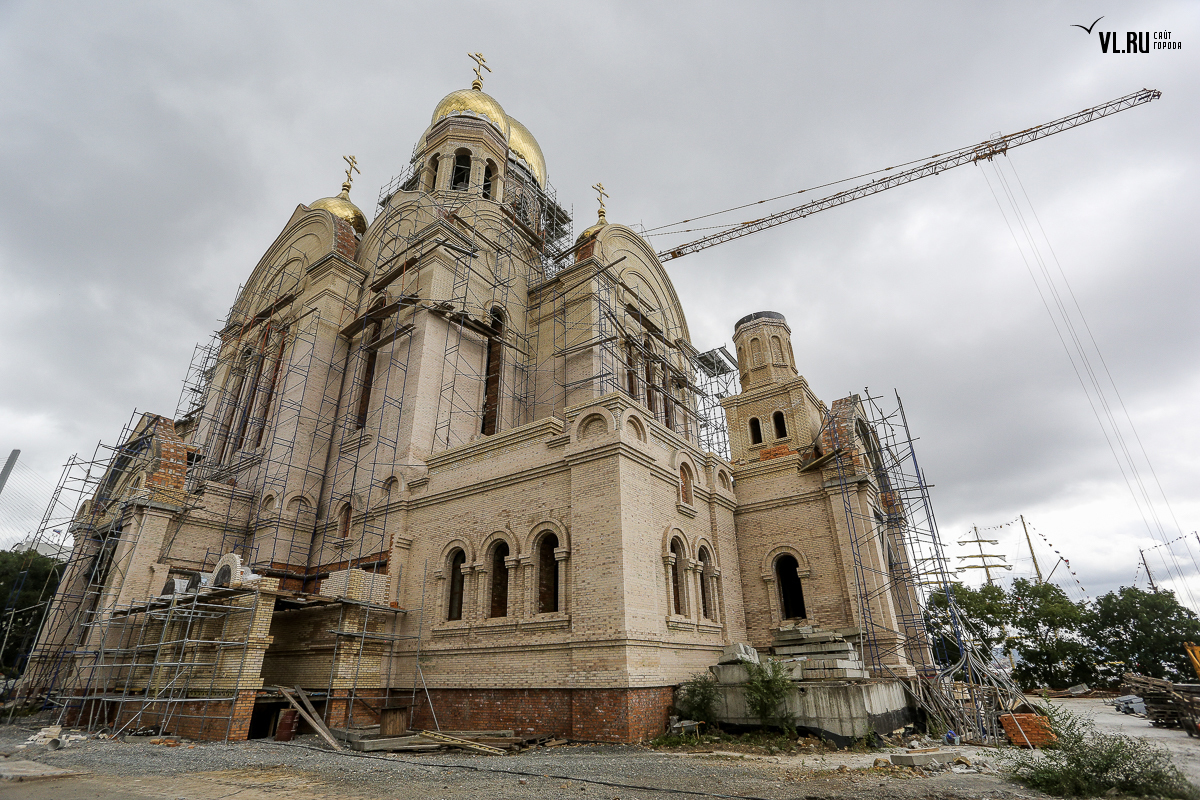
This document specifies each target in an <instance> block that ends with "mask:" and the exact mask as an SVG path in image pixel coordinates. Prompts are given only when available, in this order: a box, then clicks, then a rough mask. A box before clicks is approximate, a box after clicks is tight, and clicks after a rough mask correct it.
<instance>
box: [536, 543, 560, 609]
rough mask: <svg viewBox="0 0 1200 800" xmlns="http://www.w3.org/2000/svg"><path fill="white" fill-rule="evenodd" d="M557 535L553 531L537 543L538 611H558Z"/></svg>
mask: <svg viewBox="0 0 1200 800" xmlns="http://www.w3.org/2000/svg"><path fill="white" fill-rule="evenodd" d="M557 547H558V537H557V536H555V535H554V534H553V533H547V534H545V535H544V536H542V540H541V541H540V542H539V543H538V583H537V587H538V613H539V614H552V613H554V612H556V611H558V559H556V558H555V557H554V550H555V548H557Z"/></svg>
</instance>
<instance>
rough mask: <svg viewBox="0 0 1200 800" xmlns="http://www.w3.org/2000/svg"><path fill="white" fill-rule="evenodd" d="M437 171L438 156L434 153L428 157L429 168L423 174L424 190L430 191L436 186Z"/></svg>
mask: <svg viewBox="0 0 1200 800" xmlns="http://www.w3.org/2000/svg"><path fill="white" fill-rule="evenodd" d="M437 173H438V156H437V154H436V153H434V155H433V158H431V159H429V170H428V172H427V173H426V176H425V191H427V192H432V191H433V190H434V189H436V188H437Z"/></svg>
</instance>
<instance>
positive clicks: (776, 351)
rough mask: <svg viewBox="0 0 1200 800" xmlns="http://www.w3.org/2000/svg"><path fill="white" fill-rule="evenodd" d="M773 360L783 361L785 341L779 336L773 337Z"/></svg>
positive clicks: (777, 362) (779, 362) (778, 362)
mask: <svg viewBox="0 0 1200 800" xmlns="http://www.w3.org/2000/svg"><path fill="white" fill-rule="evenodd" d="M771 360H772V361H774V362H775V363H776V364H782V363H783V341H782V340H781V339H780V338H779V337H778V336H772V337H771Z"/></svg>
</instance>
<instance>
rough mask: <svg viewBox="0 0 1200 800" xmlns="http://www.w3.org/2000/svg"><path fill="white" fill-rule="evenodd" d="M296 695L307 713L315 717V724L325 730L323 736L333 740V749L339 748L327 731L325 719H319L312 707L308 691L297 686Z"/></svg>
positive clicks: (319, 716)
mask: <svg viewBox="0 0 1200 800" xmlns="http://www.w3.org/2000/svg"><path fill="white" fill-rule="evenodd" d="M296 695H297V696H298V697H299V698H300V702H302V703H304V707H305V708H307V709H308V713H310V714H312V716H313V719H315V720H316V721H317V724H318V725H320V726H321V730H323V731H325V737H326V738H327V739H328V740H329V741H330V742H333V746H334V748H335V749H337V750H341V749H342V747H341V745H339V744H338V743H337V741H336V740H335V739H334V738H333V734H332V733H330V732H329V728H328V726H326V725H325V720H323V719H321V715H320V714H318V713H317V709H316V708H314V707H313V704H312V702H311V701H310V700H309V699H308V693H307V692H305V691H304V690H303V689H301V688H300V687H299V686H297V687H296Z"/></svg>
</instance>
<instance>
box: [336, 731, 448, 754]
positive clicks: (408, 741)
mask: <svg viewBox="0 0 1200 800" xmlns="http://www.w3.org/2000/svg"><path fill="white" fill-rule="evenodd" d="M350 747H351V748H353V749H354V750H358V751H360V752H363V753H372V752H378V751H381V750H393V751H394V750H409V749H411V748H419V749H421V750H440V749H441V748H442V747H443V745H440V744H438V743H437V742H432V741H430V740H429V739H427V738H425V737H424V736H421V735H420V734H413V735H412V736H389V737H387V738H379V739H363V740H361V741H357V742H351V743H350Z"/></svg>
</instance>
